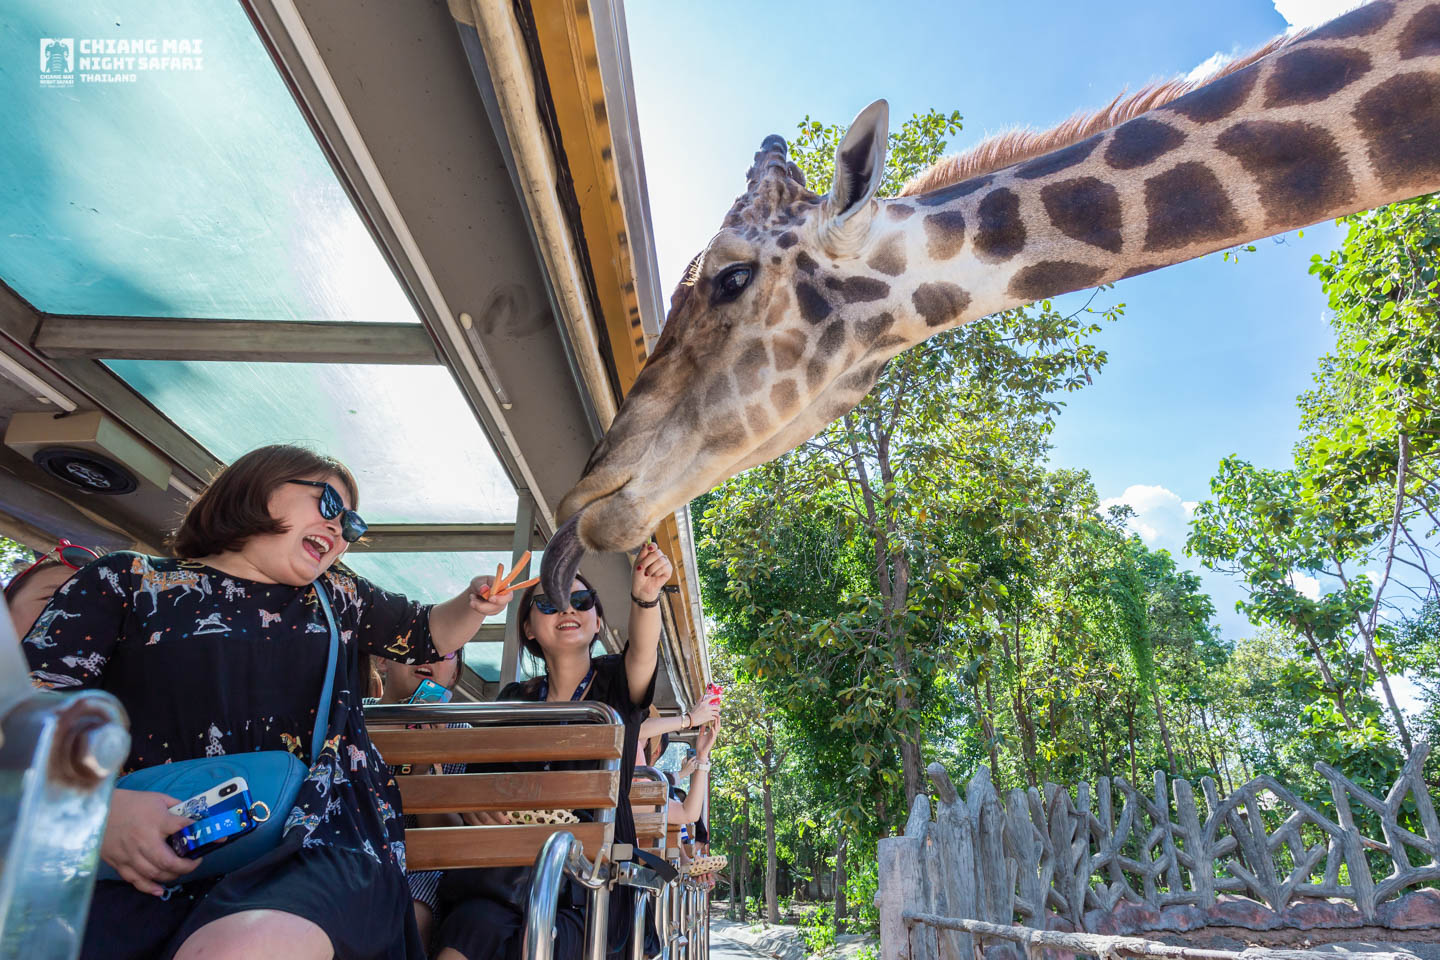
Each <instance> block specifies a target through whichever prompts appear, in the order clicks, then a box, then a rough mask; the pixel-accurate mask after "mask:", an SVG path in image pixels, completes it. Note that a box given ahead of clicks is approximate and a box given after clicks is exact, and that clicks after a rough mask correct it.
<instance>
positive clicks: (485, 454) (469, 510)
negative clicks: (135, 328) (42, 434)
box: [105, 360, 517, 575]
mask: <svg viewBox="0 0 1440 960" xmlns="http://www.w3.org/2000/svg"><path fill="white" fill-rule="evenodd" d="M105 362H106V364H107V365H108V366H109V367H110V368H111V369H112V370H114V371H115V372H116V373H117V374H118V375H119V376H120V377H122V378H123V379H124V380H125V381H126V382H127V383H128V384H130V386H131V387H133V388H134V389H135V390H136V392H138V393H139V394H140V395H141V396H143V397H144V398H145V399H146V400H148V401H150V403H152V404H153V405H154V406H155V407H157V408H158V409H159V410H160V412H161V413H163V414H165V415H166V416H167V417H169V418H170V419H171V420H173V421H175V423H176V424H178V425H179V426H180V427H181V429H183V430H185V431H186V432H187V433H189V434H190V435H191V436H192V437H194V438H195V439H196V441H198V442H199V443H200V444H202V445H203V446H205V447H206V448H207V449H208V450H209V451H210V452H211V453H213V454H214V455H215V456H216V457H218V458H219V459H221V460H224V461H225V462H227V463H228V462H231V461H233V460H235V459H236V458H237V457H239V456H240V455H241V454H242V453H245V452H246V451H247V450H252V449H254V448H255V447H260V446H264V445H265V444H270V443H299V444H302V445H304V446H308V447H310V448H311V449H314V450H316V451H319V452H321V453H325V454H329V455H330V456H333V457H335V458H337V459H339V460H340V462H342V463H344V464H345V465H346V466H348V467H349V468H350V469H351V471H353V472H354V474H355V478H356V480H357V481H358V482H359V484H360V503H359V508H360V509H359V512H360V514H361V516H363V517H364V518H365V520H366V521H367V522H369V523H513V522H514V521H515V508H516V504H517V498H516V496H515V489H514V487H513V486H511V483H510V480H509V478H508V477H507V476H506V474H505V470H504V468H503V467H502V466H501V465H500V461H499V460H498V459H497V458H496V457H495V453H494V450H493V448H492V447H491V446H490V442H489V440H487V439H486V437H485V434H484V432H483V431H482V430H481V428H480V425H479V424H478V423H477V422H476V420H475V417H474V415H473V414H472V413H471V411H470V407H469V405H468V404H467V403H466V402H465V398H464V397H463V396H462V395H461V393H460V389H459V387H457V386H456V385H455V381H454V380H453V379H452V378H451V376H450V374H449V372H448V371H446V370H445V369H444V368H443V367H411V366H403V365H388V364H373V365H372V364H316V363H238V362H230V361H218V360H212V361H181V360H107V361H105ZM494 569H495V568H494V564H493V563H492V564H491V566H490V570H491V571H492V572H493V571H494ZM477 572H483V570H482V571H477ZM472 575H473V574H472Z"/></svg>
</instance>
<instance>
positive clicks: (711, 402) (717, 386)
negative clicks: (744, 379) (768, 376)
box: [632, 373, 734, 407]
mask: <svg viewBox="0 0 1440 960" xmlns="http://www.w3.org/2000/svg"><path fill="white" fill-rule="evenodd" d="M733 392H734V388H733V387H732V386H731V385H730V377H729V375H728V374H724V373H721V374H717V375H716V377H715V379H714V380H712V381H710V386H708V387H706V388H705V406H706V407H718V406H720V404H722V403H724V402H725V401H726V400H729V399H730V394H731V393H733ZM632 396H633V393H632Z"/></svg>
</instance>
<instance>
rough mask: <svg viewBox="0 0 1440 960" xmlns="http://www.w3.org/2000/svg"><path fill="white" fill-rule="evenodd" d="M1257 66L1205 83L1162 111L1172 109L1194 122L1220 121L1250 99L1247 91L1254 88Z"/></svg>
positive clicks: (1167, 105)
mask: <svg viewBox="0 0 1440 960" xmlns="http://www.w3.org/2000/svg"><path fill="white" fill-rule="evenodd" d="M1258 66H1259V64H1252V65H1251V66H1248V67H1246V68H1245V69H1244V70H1237V71H1235V72H1234V73H1232V74H1229V75H1228V76H1224V77H1221V78H1220V79H1219V80H1214V81H1212V82H1210V83H1207V84H1205V86H1203V87H1201V88H1200V89H1199V90H1192V91H1190V92H1189V93H1187V94H1185V96H1183V97H1181V98H1180V99H1178V100H1175V101H1172V102H1171V103H1168V104H1166V105H1165V107H1164V108H1163V109H1166V110H1173V111H1174V112H1176V113H1178V114H1180V115H1181V116H1182V117H1186V118H1187V119H1190V120H1193V121H1195V122H1196V123H1212V122H1214V121H1216V120H1223V119H1225V118H1226V117H1228V116H1230V114H1232V113H1234V112H1235V111H1236V110H1237V109H1239V108H1240V105H1241V104H1243V103H1244V102H1245V99H1246V98H1247V97H1249V96H1250V91H1251V90H1252V89H1254V87H1255V81H1256V79H1258V78H1259V76H1260V72H1259V71H1258V70H1257V69H1256V67H1258Z"/></svg>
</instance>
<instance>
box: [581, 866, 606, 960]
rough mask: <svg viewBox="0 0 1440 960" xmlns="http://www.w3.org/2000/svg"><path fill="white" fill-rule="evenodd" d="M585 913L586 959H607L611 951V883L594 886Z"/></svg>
mask: <svg viewBox="0 0 1440 960" xmlns="http://www.w3.org/2000/svg"><path fill="white" fill-rule="evenodd" d="M589 901H590V903H589V907H590V909H589V910H587V911H586V914H585V960H605V955H606V953H608V952H609V946H610V944H609V939H610V937H609V934H610V923H609V921H610V885H609V884H605V885H604V886H599V887H592V888H591V889H590V897H589Z"/></svg>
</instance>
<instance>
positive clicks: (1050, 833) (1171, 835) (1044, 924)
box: [877, 743, 1440, 960]
mask: <svg viewBox="0 0 1440 960" xmlns="http://www.w3.org/2000/svg"><path fill="white" fill-rule="evenodd" d="M1429 752H1430V746H1429V744H1427V743H1420V744H1417V745H1416V748H1415V750H1414V751H1413V753H1412V754H1411V756H1410V759H1409V760H1408V761H1407V762H1406V764H1405V766H1404V768H1403V769H1402V770H1401V772H1400V775H1399V778H1398V779H1397V780H1396V782H1395V785H1394V786H1393V787H1392V788H1391V789H1390V791H1389V792H1388V793H1387V794H1386V795H1385V796H1384V797H1383V798H1380V797H1376V796H1374V795H1372V794H1370V793H1369V792H1367V791H1366V790H1364V789H1362V788H1361V787H1359V786H1358V785H1356V784H1355V783H1353V782H1352V781H1350V780H1349V779H1347V778H1346V777H1345V776H1344V775H1343V774H1341V773H1340V772H1339V771H1337V770H1335V769H1333V768H1332V767H1329V766H1327V765H1325V764H1318V765H1317V766H1316V771H1317V772H1318V773H1319V774H1320V775H1321V776H1322V777H1324V779H1325V781H1326V782H1327V783H1328V784H1329V786H1330V794H1331V798H1332V801H1333V802H1332V804H1330V805H1326V807H1325V809H1317V808H1316V807H1312V806H1311V805H1309V804H1307V803H1305V802H1304V801H1303V800H1301V799H1300V798H1299V797H1297V796H1295V794H1294V793H1293V792H1291V791H1290V790H1289V789H1287V788H1286V787H1285V786H1284V785H1283V784H1281V783H1279V782H1277V781H1276V780H1275V779H1274V778H1272V777H1268V776H1261V777H1256V778H1255V779H1254V780H1251V781H1249V782H1248V783H1246V784H1244V785H1243V786H1241V787H1240V788H1239V789H1237V790H1236V791H1235V792H1234V793H1232V794H1230V795H1229V796H1228V797H1221V796H1220V794H1219V791H1218V789H1217V787H1216V785H1215V782H1214V781H1213V780H1212V779H1211V778H1209V777H1205V778H1203V779H1202V780H1201V781H1200V793H1201V798H1197V797H1196V795H1195V790H1194V788H1193V787H1192V785H1191V784H1190V783H1189V782H1188V781H1185V780H1179V779H1177V780H1174V781H1168V778H1167V777H1166V776H1165V774H1164V773H1161V772H1157V773H1156V774H1155V780H1154V788H1153V792H1152V793H1150V794H1148V795H1147V794H1146V793H1144V792H1142V791H1141V790H1140V789H1138V788H1137V787H1135V786H1133V785H1132V784H1130V783H1129V782H1127V781H1126V780H1124V779H1123V778H1121V777H1114V778H1110V779H1102V780H1100V781H1098V782H1097V783H1096V784H1095V787H1094V788H1093V789H1092V788H1091V785H1090V784H1088V783H1081V784H1079V785H1077V786H1076V788H1075V791H1074V794H1073V795H1072V794H1071V792H1070V791H1069V790H1066V789H1064V788H1062V787H1059V786H1056V785H1055V784H1046V785H1045V788H1044V790H1043V791H1041V790H1037V789H1034V788H1031V789H1029V790H1011V791H1010V792H1009V794H1008V795H1007V796H1005V797H1002V796H1001V795H1000V794H999V793H997V791H996V790H995V786H994V784H993V783H992V781H991V777H990V770H989V769H988V768H987V767H980V768H979V769H978V770H977V771H976V773H975V775H974V777H973V778H972V779H971V780H970V783H969V786H968V787H967V788H966V791H965V796H964V797H963V798H962V797H960V796H959V795H958V794H957V792H956V790H955V788H954V787H953V786H952V785H951V782H950V779H949V777H948V776H947V775H946V773H945V771H944V769H943V768H942V767H941V766H940V765H939V764H932V765H931V766H930V769H929V773H930V778H931V781H932V783H933V784H934V792H935V800H936V803H935V805H934V811H933V817H932V810H931V801H930V797H928V796H925V795H921V796H918V797H916V798H915V804H914V806H913V807H912V808H911V811H910V819H909V823H908V824H907V826H906V829H905V833H904V835H903V836H899V837H891V838H887V839H885V840H882V841H881V842H880V893H879V894H878V896H877V903H878V904H879V905H880V922H881V956H882V960H899V958H902V957H905V958H913V960H929V958H931V957H941V958H946V960H950V958H954V960H972V958H973V957H974V956H975V954H974V945H973V940H972V939H971V935H970V934H969V933H967V932H964V931H961V930H946V929H937V928H936V927H935V926H933V925H926V924H925V923H923V922H921V923H917V922H916V920H915V918H916V917H917V916H918V915H921V914H926V915H932V916H941V917H952V918H959V919H965V920H978V921H984V922H987V923H995V924H1003V925H1011V924H1018V925H1021V926H1025V927H1029V928H1032V929H1045V930H1060V931H1072V932H1087V933H1096V934H1108V935H1134V934H1142V935H1152V934H1153V935H1156V936H1159V935H1165V934H1194V935H1198V934H1201V933H1202V932H1207V928H1208V933H1210V934H1215V933H1223V934H1225V935H1227V936H1230V937H1233V938H1235V939H1239V940H1248V941H1256V940H1258V941H1260V942H1282V943H1283V942H1286V936H1287V933H1286V932H1287V931H1307V934H1306V935H1305V939H1306V940H1316V939H1319V940H1325V939H1329V940H1336V939H1355V938H1356V937H1357V936H1358V935H1359V934H1360V933H1362V932H1363V933H1364V934H1365V935H1367V936H1370V937H1372V938H1373V937H1377V936H1378V937H1380V938H1391V939H1393V938H1395V937H1396V936H1397V935H1399V934H1400V932H1401V931H1407V930H1408V931H1415V932H1416V933H1417V934H1418V933H1421V931H1425V933H1423V934H1422V935H1420V936H1418V937H1416V938H1415V939H1422V940H1431V939H1434V938H1435V936H1436V931H1437V930H1440V890H1435V889H1424V890H1414V889H1412V888H1415V887H1417V886H1419V885H1421V884H1426V883H1429V882H1432V881H1437V880H1440V821H1437V819H1436V815H1435V807H1434V804H1433V802H1432V800H1431V797H1430V793H1429V790H1428V789H1427V787H1426V784H1425V781H1424V779H1423V777H1422V769H1423V767H1424V764H1425V759H1426V757H1427V756H1428V755H1429ZM1407 804H1408V806H1407ZM1402 809H1404V810H1405V811H1406V813H1407V814H1408V817H1409V819H1410V820H1411V822H1412V823H1418V825H1419V828H1420V830H1421V832H1420V833H1416V832H1413V831H1412V830H1410V829H1407V828H1406V827H1403V826H1401V825H1400V822H1399V821H1400V818H1401V812H1402ZM1365 810H1368V811H1370V812H1371V813H1372V814H1373V815H1374V816H1373V817H1371V818H1369V819H1370V821H1371V822H1375V821H1378V824H1379V832H1380V836H1379V837H1374V836H1368V835H1366V834H1365V833H1362V832H1361V831H1360V829H1359V828H1358V827H1357V825H1356V815H1357V813H1359V812H1360V811H1365ZM1362 819H1364V818H1363V817H1362ZM1367 851H1372V852H1374V853H1375V854H1378V855H1379V856H1378V857H1376V858H1374V859H1380V860H1384V861H1386V862H1387V868H1386V869H1385V870H1379V871H1376V870H1373V869H1372V866H1373V863H1372V858H1371V857H1369V856H1367ZM907 913H909V914H911V920H910V921H909V922H908V923H907V921H906V919H905V915H906V914H907ZM1218 928H1228V930H1221V929H1218ZM1261 932H1265V933H1266V934H1268V936H1266V935H1260V936H1257V935H1256V934H1260V933H1261ZM1289 936H1290V937H1291V939H1294V934H1293V933H1291V934H1289ZM1399 939H1406V937H1405V936H1403V935H1401V936H1399Z"/></svg>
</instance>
